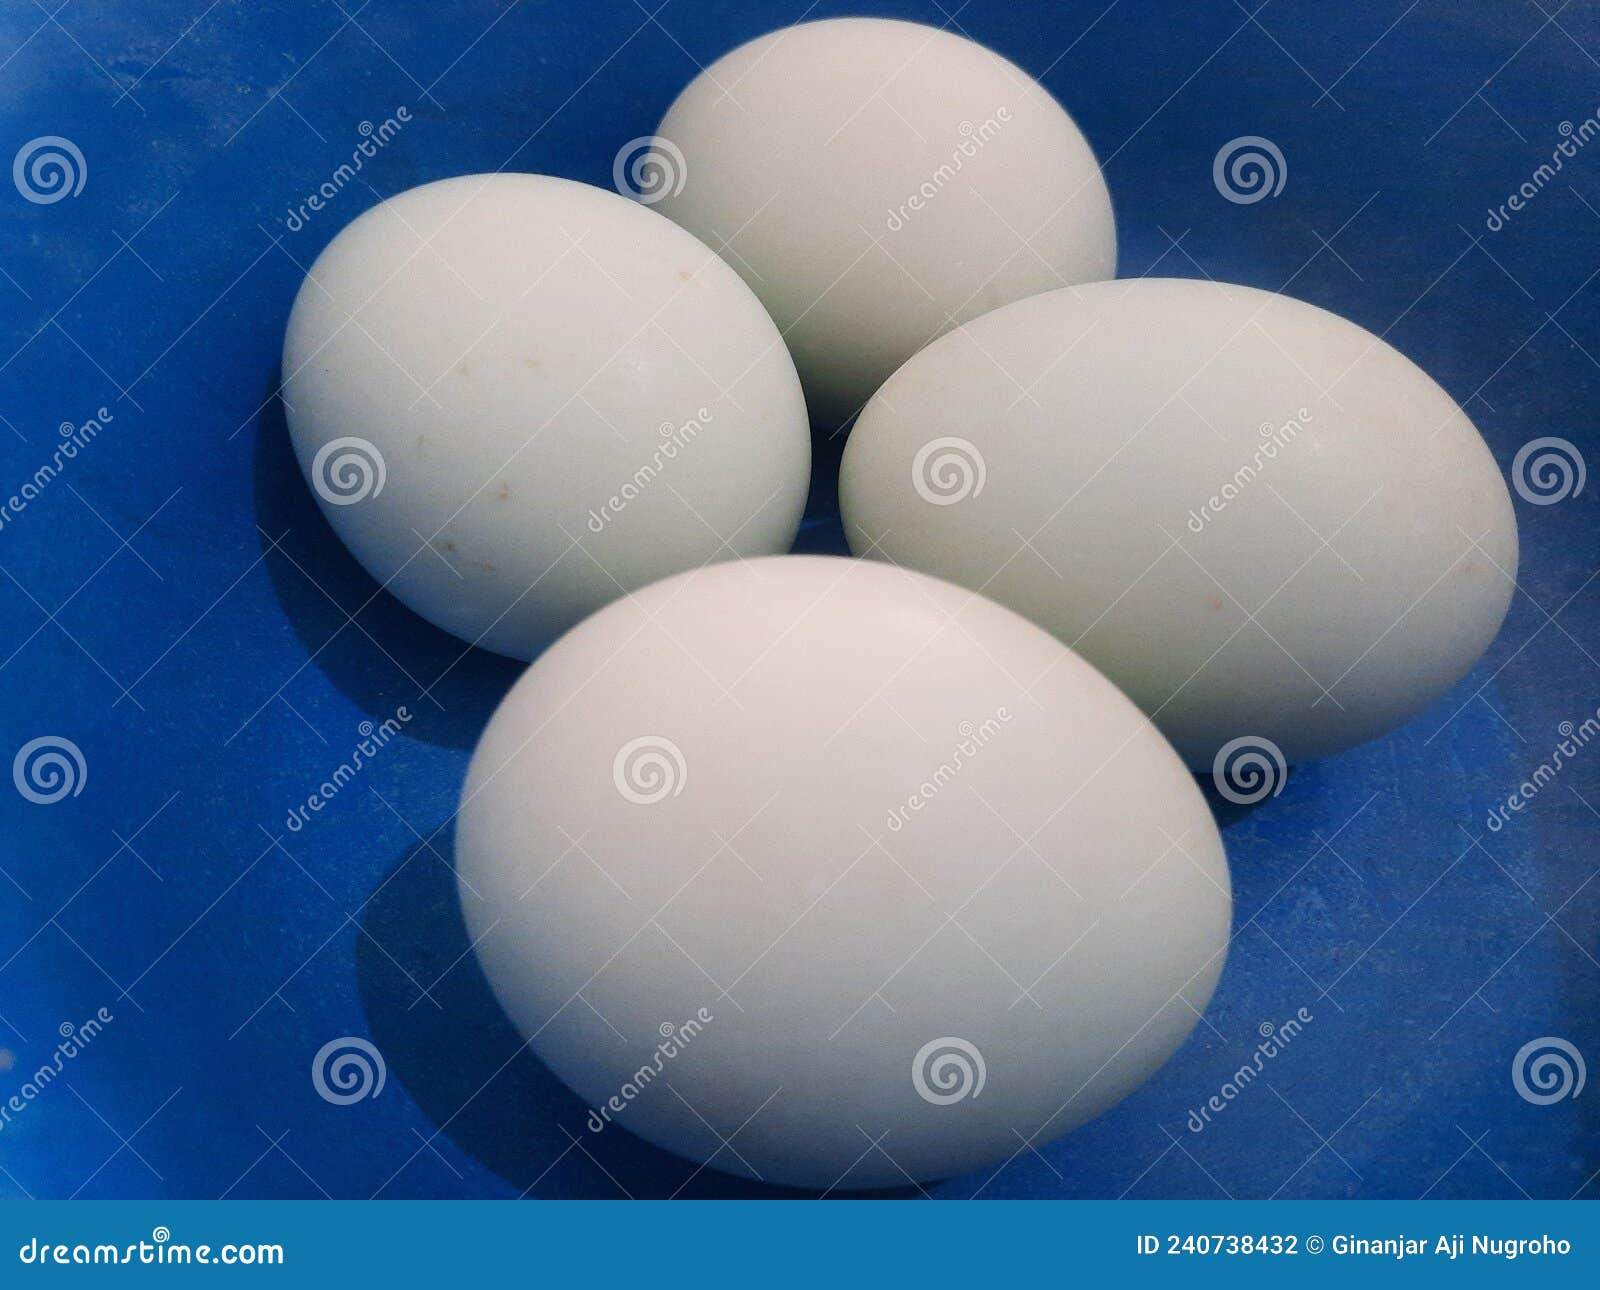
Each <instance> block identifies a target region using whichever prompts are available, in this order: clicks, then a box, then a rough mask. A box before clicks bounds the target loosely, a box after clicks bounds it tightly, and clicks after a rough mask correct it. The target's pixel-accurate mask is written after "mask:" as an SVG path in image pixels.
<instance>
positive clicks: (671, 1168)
mask: <svg viewBox="0 0 1600 1290" xmlns="http://www.w3.org/2000/svg"><path fill="white" fill-rule="evenodd" d="M446 832H448V833H450V834H451V837H450V838H449V839H445V838H441V839H440V840H439V841H438V843H437V844H436V846H435V848H433V849H430V848H429V847H428V845H427V844H426V843H424V844H421V845H419V846H416V847H413V848H411V849H410V850H408V851H406V852H405V853H403V854H402V855H401V857H400V859H399V861H398V862H397V863H396V864H395V865H394V866H393V868H391V869H390V871H389V872H388V874H387V875H385V877H384V880H383V883H382V884H381V885H380V887H379V888H378V890H377V891H376V893H375V894H374V895H373V897H372V898H371V899H370V900H369V901H368V903H367V905H366V907H365V909H364V910H363V912H362V916H361V920H360V926H361V929H362V932H363V933H364V934H363V935H361V936H360V937H358V938H357V943H356V979H357V983H358V987H359V989H360V993H361V1000H362V1004H363V1006H364V1008H365V1010H366V1014H367V1020H368V1023H369V1026H370V1029H369V1031H368V1033H369V1034H370V1035H371V1036H372V1039H373V1042H374V1043H376V1044H377V1046H378V1049H379V1050H380V1051H381V1052H382V1053H383V1055H384V1060H385V1062H386V1063H387V1065H388V1069H389V1073H390V1074H391V1075H392V1076H393V1077H395V1078H397V1079H399V1080H400V1082H401V1083H402V1084H404V1085H405V1087H406V1090H407V1091H408V1092H409V1093H410V1094H411V1097H412V1099H413V1100H414V1101H415V1102H416V1103H417V1105H418V1106H419V1107H421V1108H422V1110H423V1112H424V1114H426V1115H427V1116H428V1117H429V1118H430V1119H431V1120H432V1121H433V1123H434V1124H435V1125H437V1126H439V1128H440V1129H441V1131H442V1132H443V1133H444V1135H445V1136H446V1137H448V1138H449V1139H450V1140H451V1141H452V1142H453V1143H455V1145H456V1146H457V1147H459V1148H460V1149H461V1150H462V1151H463V1152H465V1153H466V1154H467V1155H469V1156H471V1157H473V1158H474V1159H476V1160H477V1161H479V1162H480V1163H481V1164H482V1165H484V1166H485V1167H486V1168H488V1169H489V1170H491V1171H492V1172H494V1173H495V1174H497V1175H498V1176H499V1177H500V1178H502V1179H504V1180H505V1181H506V1182H507V1183H508V1184H509V1185H510V1186H512V1187H514V1188H516V1189H517V1191H519V1192H521V1193H524V1194H532V1195H534V1196H536V1197H540V1198H546V1199H549V1198H557V1197H584V1198H600V1199H604V1198H606V1197H615V1198H619V1199H620V1198H622V1197H624V1196H628V1197H632V1198H635V1199H667V1198H670V1197H674V1196H680V1195H681V1196H682V1197H684V1198H686V1199H781V1198H802V1199H803V1198H810V1197H815V1196H817V1195H818V1194H819V1193H816V1192H810V1191H803V1190H798V1189H793V1188H788V1187H779V1186H772V1185H768V1184H764V1183H759V1182H754V1181H751V1180H748V1179H744V1178H738V1177H735V1176H733V1175H732V1174H725V1173H722V1172H720V1171H719V1170H717V1169H716V1167H715V1166H714V1165H713V1166H711V1167H709V1168H698V1169H697V1167H696V1166H695V1165H693V1164H691V1163H689V1162H688V1161H685V1160H683V1159H681V1158H680V1157H678V1156H675V1155H672V1154H671V1153H670V1152H667V1151H663V1150H661V1149H660V1148H659V1147H655V1146H652V1145H651V1144H650V1143H648V1142H646V1141H644V1139H642V1138H639V1137H636V1136H634V1135H633V1134H631V1133H629V1132H628V1131H627V1130H626V1129H625V1128H622V1127H620V1126H618V1125H612V1126H610V1127H608V1128H607V1129H606V1130H605V1131H604V1132H603V1133H598V1134H597V1133H592V1132H590V1130H589V1129H588V1128H587V1127H586V1121H587V1120H588V1118H589V1107H588V1106H587V1105H586V1104H585V1103H584V1102H583V1101H582V1100H580V1099H579V1098H578V1097H577V1096H576V1095H575V1094H574V1093H572V1091H571V1090H569V1089H568V1088H567V1086H566V1085H565V1084H563V1083H562V1082H561V1080H560V1079H558V1078H557V1077H556V1076H555V1075H554V1074H553V1073H552V1072H551V1071H550V1069H549V1068H548V1067H547V1066H545V1065H544V1063H543V1062H541V1061H539V1059H538V1058H537V1057H535V1056H534V1055H533V1053H532V1051H531V1050H530V1049H529V1048H528V1047H527V1046H526V1045H525V1044H524V1042H523V1039H522V1036H521V1035H520V1034H518V1033H517V1031H516V1029H515V1028H514V1027H513V1026H512V1024H511V1021H510V1019H509V1018H508V1017H507V1016H506V1015H505V1013H504V1012H503V1011H502V1010H501V1008H500V1005H499V1003H498V1001H497V1000H496V999H495V997H494V994H493V992H492V991H491V990H490V988H489V982H488V980H487V979H486V978H485V977H484V975H483V971H482V969H481V968H480V967H479V965H478V960H477V956H476V955H475V954H474V953H473V952H472V944H471V940H470V938H469V937H468V935H467V928H466V923H465V921H464V920H463V918H462V914H461V905H460V901H459V899H458V898H457V893H456V880H455V873H454V870H453V867H452V865H451V863H450V860H449V858H448V857H450V856H452V855H453V854H454V842H453V832H454V831H453V829H451V830H446ZM574 1143H576V1144H577V1145H576V1146H575V1145H574ZM832 1194H833V1195H836V1196H840V1197H844V1196H862V1197H883V1198H905V1197H909V1196H915V1195H916V1194H917V1192H916V1190H915V1189H913V1188H910V1187H906V1188H897V1189H893V1190H884V1191H874V1192H863V1193H855V1192H843V1191H839V1192H834V1193H832Z"/></svg>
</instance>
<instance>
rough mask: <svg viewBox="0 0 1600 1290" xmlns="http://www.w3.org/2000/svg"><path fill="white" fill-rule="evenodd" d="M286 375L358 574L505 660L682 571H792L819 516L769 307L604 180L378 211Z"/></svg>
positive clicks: (490, 180)
mask: <svg viewBox="0 0 1600 1290" xmlns="http://www.w3.org/2000/svg"><path fill="white" fill-rule="evenodd" d="M283 373H284V381H283V399H284V407H285V412H286V415H287V418H288V424H289V433H290V436H291V438H292V440H293V443H294V448H295V453H296V456H297V457H298V458H299V462H300V466H301V469H302V470H303V471H304V472H305V474H306V476H307V479H308V481H309V482H310V484H311V485H312V487H313V490H314V491H315V494H316V497H317V501H318V504H319V505H320V506H321V508H322V510H323V513H324V514H325V515H326V516H327V518H328V521H329V523H331V524H332V525H333V528H334V530H335V531H336V532H337V533H338V535H339V536H340V538H341V539H343V541H344V543H345V545H346V546H348V547H349V548H350V550H351V552H352V553H353V554H354V555H355V557H356V559H358V560H359V561H360V562H361V563H362V565H364V566H365V567H366V569H367V570H368V572H370V573H371V574H372V576H373V577H374V578H376V579H377V580H378V581H379V582H380V583H382V584H383V586H384V587H385V588H387V589H388V590H389V591H391V592H392V593H393V594H394V595H396V596H398V597H399V598H400V599H401V600H402V601H404V602H405V603H406V604H407V605H409V606H410V607H411V608H412V609H414V610H416V611H417V612H418V613H420V614H421V615H423V616H424V617H425V618H427V619H429V620H430V621H432V622H433V623H435V624H436V625H438V626H440V627H442V628H444V629H445V630H446V631H449V632H452V633H454V634H455V635H457V636H459V637H460V638H461V639H463V640H465V641H467V642H469V643H470V644H474V645H481V646H482V647H484V648H485V649H490V650H494V651H496V652H498V653H501V654H507V655H510V656H511V657H513V658H520V659H527V658H532V657H533V656H534V655H535V654H536V653H537V652H538V651H539V649H541V648H542V647H543V646H544V645H545V644H547V643H548V642H549V641H550V640H551V639H553V638H554V637H555V636H557V635H559V634H560V633H561V632H562V631H564V630H566V629H567V628H568V627H570V626H571V625H572V624H573V623H575V622H577V621H578V620H579V619H580V618H582V617H583V616H584V615H585V614H587V613H589V612H591V611H592V610H594V609H596V608H598V607H599V606H601V605H603V604H605V603H606V602H607V601H609V600H611V599H612V598H613V597H615V596H618V595H621V594H623V593H625V592H627V591H629V590H632V589H633V588H635V587H639V586H643V585H644V584H646V583H648V582H652V581H654V580H656V579H657V578H661V577H664V576H665V575H667V574H670V573H676V572H678V571H679V570H682V569H687V568H692V567H694V566H697V565H701V564H704V563H707V562H708V561H712V560H720V559H732V558H736V557H740V556H751V555H765V554H775V553H779V552H784V551H787V550H788V549H789V547H790V545H791V544H792V542H793V540H794V535H795V532H796V529H797V527H798V525H799V521H800V514H801V510H802V509H803V507H804V505H805V498H806V492H807V489H808V487H809V483H810V464H811V439H810V433H809V427H808V424H807V419H806V411H805V403H804V398H803V396H802V394H801V390H800V384H799V380H798V378H797V376H796V374H795V370H794V364H793V363H792V362H791V361H790V359H789V355H788V351H787V350H786V349H785V347H784V344H783V338H782V337H781V336H780V335H779V334H778V330H777V328H776V327H775V326H774V325H773V322H772V319H771V318H770V317H769V316H768V315H767V313H766V311H765V309H763V308H762V306H761V303H760V301H758V300H757V299H756V297H755V296H754V295H753V294H752V293H751V291H750V289H749V288H748V287H746V286H745V284H744V283H743V282H742V281H741V280H740V279H739V277H738V275H737V274H735V273H734V272H733V271H732V270H731V269H729V268H728V266H727V264H726V263H725V262H724V261H723V260H722V259H721V258H719V257H718V256H717V255H716V254H715V253H714V252H713V251H711V250H710V249H709V248H708V247H706V246H705V245H704V244H702V243H701V242H699V241H698V240H696V239H695V238H694V237H693V236H692V235H690V234H689V233H687V232H685V231H684V230H683V229H682V228H681V227H679V226H678V225H677V224H674V223H673V222H672V221H670V220H667V219H663V218H662V217H661V216H660V215H658V214H656V213H655V212H654V211H651V210H649V209H647V208H646V207H643V206H641V205H639V204H638V203H636V202H632V201H628V200H626V199H624V198H622V197H620V196H619V195H617V194H616V193H613V192H609V191H606V190H602V189H598V188H594V187H591V186H589V185H587V184H580V183H574V182H572V181H570V180H566V179H555V178H551V177H549V176H545V175H519V174H494V175H469V176H465V177H462V178H457V179H446V180H440V181H438V182H436V183H431V184H425V185H423V186H422V187H420V188H413V189H411V190H409V191H407V192H403V193H400V194H398V195H397V196H395V197H391V198H389V199H388V200H387V201H385V202H382V203H380V204H379V205H378V206H376V207H374V208H373V209H372V210H370V211H368V212H366V213H365V214H364V215H362V216H361V217H360V218H358V219H357V220H356V221H355V222H354V223H352V224H351V225H350V226H349V227H348V228H346V229H345V230H343V231H342V232H341V233H340V234H339V235H338V236H337V237H336V238H334V240H333V241H332V242H331V243H330V244H329V246H328V247H327V249H326V250H324V251H323V253H322V254H321V255H320V256H318V257H317V260H316V262H315V263H314V264H313V265H312V267H311V270H310V272H309V273H308V275H307V277H306V281H305V283H304V285H303V286H302V287H301V289H300V292H299V294H298V296H297V297H296V299H295V304H294V309H293V312H292V313H291V315H290V319H289V325H288V330H287V334H286V336H285V339H284V349H283Z"/></svg>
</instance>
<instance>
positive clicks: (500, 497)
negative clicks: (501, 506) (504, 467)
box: [495, 484, 511, 502]
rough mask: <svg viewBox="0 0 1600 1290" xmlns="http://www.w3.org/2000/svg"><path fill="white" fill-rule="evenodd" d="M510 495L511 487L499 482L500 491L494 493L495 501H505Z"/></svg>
mask: <svg viewBox="0 0 1600 1290" xmlns="http://www.w3.org/2000/svg"><path fill="white" fill-rule="evenodd" d="M510 496H511V489H510V488H509V487H508V486H507V485H505V484H501V485H500V491H499V492H498V493H496V494H495V498H496V500H497V501H502V502H503V501H506V500H507V499H508V498H510Z"/></svg>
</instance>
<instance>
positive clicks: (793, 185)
mask: <svg viewBox="0 0 1600 1290" xmlns="http://www.w3.org/2000/svg"><path fill="white" fill-rule="evenodd" d="M656 135H657V146H656V148H655V150H654V152H653V153H652V154H651V155H650V156H649V157H648V159H646V160H643V161H640V159H635V162H636V163H638V164H633V163H630V164H629V165H628V166H627V167H626V168H625V173H624V176H623V181H624V183H625V184H626V186H628V187H629V188H630V189H632V190H634V191H638V192H639V193H640V195H641V196H642V197H643V199H644V200H645V201H648V202H652V203H654V204H655V208H656V209H657V210H659V211H661V212H662V213H663V214H665V215H667V216H668V217H670V218H671V219H674V220H676V221H677V222H678V223H680V224H682V225H683V226H684V227H685V228H687V229H689V230H690V231H691V232H693V233H695V234H696V235H697V236H699V237H700V238H701V239H703V240H704V241H705V242H706V243H707V244H708V245H710V246H713V247H716V248H717V249H718V250H719V251H720V252H721V253H722V254H723V255H724V256H725V257H726V258H727V260H728V263H729V264H731V265H732V266H733V267H734V268H735V269H737V270H738V271H739V272H740V273H741V274H742V275H743V276H744V278H745V280H746V281H747V282H748V283H749V284H750V286H751V288H752V289H753V290H754V291H755V292H756V294H757V295H759V296H760V297H761V299H762V301H763V303H765V305H766V306H767V308H768V309H769V310H770V311H771V313H772V316H773V318H774V319H775V320H776V321H777V324H778V326H779V328H780V329H781V330H782V331H783V333H784V336H785V338H786V339H787V341H788V344H789V347H790V349H791V351H792V352H793V354H794V359H795V365H796V366H797V367H798V369H799V372H800V379H801V381H802V382H803V383H804V385H805V391H806V400H807V403H808V404H809V407H810V411H811V416H812V418H813V420H814V422H815V423H816V425H817V427H818V428H819V430H821V431H822V432H824V433H832V432H834V431H835V430H837V429H838V428H839V427H840V426H841V425H843V424H844V423H845V422H846V421H847V420H848V419H849V417H850V416H852V415H853V414H854V413H855V412H856V411H857V410H858V409H859V408H860V407H861V405H862V404H863V403H865V402H866V400H867V399H868V398H869V397H870V396H871V395H872V393H873V391H874V390H876V389H877V388H878V386H879V385H880V384H882V382H883V381H884V380H885V379H886V378H887V377H888V376H889V375H890V373H892V372H893V371H894V370H895V368H896V367H898V366H899V365H900V364H901V363H902V362H904V361H905V360H906V359H907V358H909V357H910V356H911V355H912V354H913V353H915V352H916V351H917V350H918V349H920V348H921V347H922V346H923V345H925V344H927V342H928V341H930V340H932V339H933V338H934V337H935V336H937V335H938V334H939V333H940V332H942V331H944V330H946V329H947V328H949V327H951V326H954V325H955V324H956V323H959V322H962V321H965V320H966V319H969V318H973V317H976V316H977V315H979V314H981V313H984V312H986V311H987V310H990V309H993V308H994V307H996V306H997V305H1001V304H1005V303H1007V302H1008V301H1012V300H1016V299H1019V298H1021V297H1023V296H1027V295H1031V294H1033V293H1034V292H1038V291H1044V290H1047V289H1049V288H1052V287H1059V286H1064V285H1067V284H1069V283H1076V282H1087V281H1092V280H1095V279H1099V278H1109V277H1112V276H1114V275H1115V273H1116V263H1117V254H1116V246H1117V243H1116V226H1115V222H1114V220H1113V217H1112V210H1111V198H1110V194H1109V193H1108V192H1107V189H1106V185H1105V181H1104V179H1103V178H1102V176H1101V174H1100V167H1099V164H1098V163H1097V162H1096V160H1095V156H1094V152H1093V150H1092V149H1091V148H1090V146H1089V143H1088V141H1087V140H1086V139H1085V138H1084V135H1083V133H1082V131H1081V130H1079V128H1078V126H1077V125H1076V124H1075V123H1074V121H1073V120H1072V118H1071V117H1069V116H1068V115H1067V113H1066V112H1065V111H1064V110H1063V109H1062V107H1061V105H1060V104H1058V103H1057V102H1056V101H1055V99H1053V98H1052V97H1051V96H1050V94H1049V92H1048V91H1047V90H1046V89H1045V88H1044V87H1043V86H1041V85H1040V84H1039V83H1038V82H1037V81H1035V80H1034V79H1033V78H1032V77H1030V76H1029V75H1028V74H1027V73H1026V72H1025V71H1023V70H1022V69H1021V68H1019V67H1017V66H1016V65H1015V64H1013V63H1011V62H1009V61H1008V60H1006V59H1004V58H1002V57H1001V56H1000V55H998V54H996V53H994V52H993V51H992V50H989V49H986V48H984V47H983V46H982V45H979V44H977V43H975V42H974V41H971V40H968V39H966V38H965V37H963V36H960V35H957V34H955V33H954V32H951V31H945V30H940V29H937V28H934V27H928V26H924V25H921V24H919V23H911V22H900V21H895V20H886V19H879V18H838V19H828V20H825V21H819V22H806V23H801V24H800V25H798V26H794V27H786V28H783V29H782V30H779V31H774V32H769V33H768V34H767V35H765V36H761V37H759V38H758V39H756V40H752V41H750V42H749V43H748V44H745V45H741V46H740V47H739V48H737V49H735V50H733V51H732V52H731V53H728V54H725V55H724V56H723V57H721V58H719V59H717V60H716V62H714V63H712V64H711V66H709V67H707V68H706V69H705V70H704V71H702V72H701V73H700V75H699V76H697V77H696V78H695V79H694V80H693V81H692V82H690V84H689V85H688V87H687V88H686V89H684V90H683V92H682V93H681V94H679V96H678V98H677V100H676V101H675V102H674V103H673V104H672V106H671V108H670V109H668V111H667V114H666V115H665V117H663V118H662V121H661V124H660V125H659V127H658V128H657V131H656Z"/></svg>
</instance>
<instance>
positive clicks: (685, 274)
mask: <svg viewBox="0 0 1600 1290" xmlns="http://www.w3.org/2000/svg"><path fill="white" fill-rule="evenodd" d="M692 277H694V274H692V273H690V272H689V270H688V269H679V270H678V280H679V281H680V282H687V281H689V279H690V278H692Z"/></svg>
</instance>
